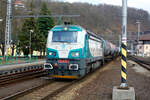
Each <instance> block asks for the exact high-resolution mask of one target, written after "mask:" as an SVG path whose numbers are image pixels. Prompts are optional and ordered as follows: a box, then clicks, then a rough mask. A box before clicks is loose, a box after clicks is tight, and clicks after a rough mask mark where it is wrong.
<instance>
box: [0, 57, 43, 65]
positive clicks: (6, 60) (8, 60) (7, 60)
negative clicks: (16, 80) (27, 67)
mask: <svg viewBox="0 0 150 100" xmlns="http://www.w3.org/2000/svg"><path fill="white" fill-rule="evenodd" d="M44 58H45V57H40V56H32V57H31V56H0V65H7V64H22V63H30V62H37V61H39V60H42V59H44Z"/></svg>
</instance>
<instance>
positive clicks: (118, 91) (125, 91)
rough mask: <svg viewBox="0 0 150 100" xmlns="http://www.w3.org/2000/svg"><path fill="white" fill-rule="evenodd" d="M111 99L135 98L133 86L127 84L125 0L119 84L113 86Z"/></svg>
mask: <svg viewBox="0 0 150 100" xmlns="http://www.w3.org/2000/svg"><path fill="white" fill-rule="evenodd" d="M112 100H135V91H134V88H133V87H128V85H127V0H122V43H121V85H120V86H114V87H113V93H112Z"/></svg>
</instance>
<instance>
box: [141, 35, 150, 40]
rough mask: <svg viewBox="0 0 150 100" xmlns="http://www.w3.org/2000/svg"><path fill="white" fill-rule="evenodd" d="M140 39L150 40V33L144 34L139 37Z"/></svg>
mask: <svg viewBox="0 0 150 100" xmlns="http://www.w3.org/2000/svg"><path fill="white" fill-rule="evenodd" d="M139 40H140V41H144V40H145V41H150V34H143V35H141V36H140V37H139Z"/></svg>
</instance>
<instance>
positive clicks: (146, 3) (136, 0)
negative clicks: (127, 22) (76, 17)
mask: <svg viewBox="0 0 150 100" xmlns="http://www.w3.org/2000/svg"><path fill="white" fill-rule="evenodd" d="M61 1H67V2H70V3H73V2H88V3H92V4H104V3H105V4H111V5H120V6H121V5H122V0H61ZM128 6H129V7H134V8H139V9H144V10H147V11H148V12H149V13H150V0H128Z"/></svg>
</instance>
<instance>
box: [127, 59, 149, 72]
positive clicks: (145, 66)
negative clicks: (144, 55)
mask: <svg viewBox="0 0 150 100" xmlns="http://www.w3.org/2000/svg"><path fill="white" fill-rule="evenodd" d="M128 58H129V59H130V60H133V61H135V62H136V63H138V64H139V65H140V66H142V67H144V68H145V69H147V70H149V71H150V62H147V61H143V60H140V59H138V58H136V57H134V56H128Z"/></svg>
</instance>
